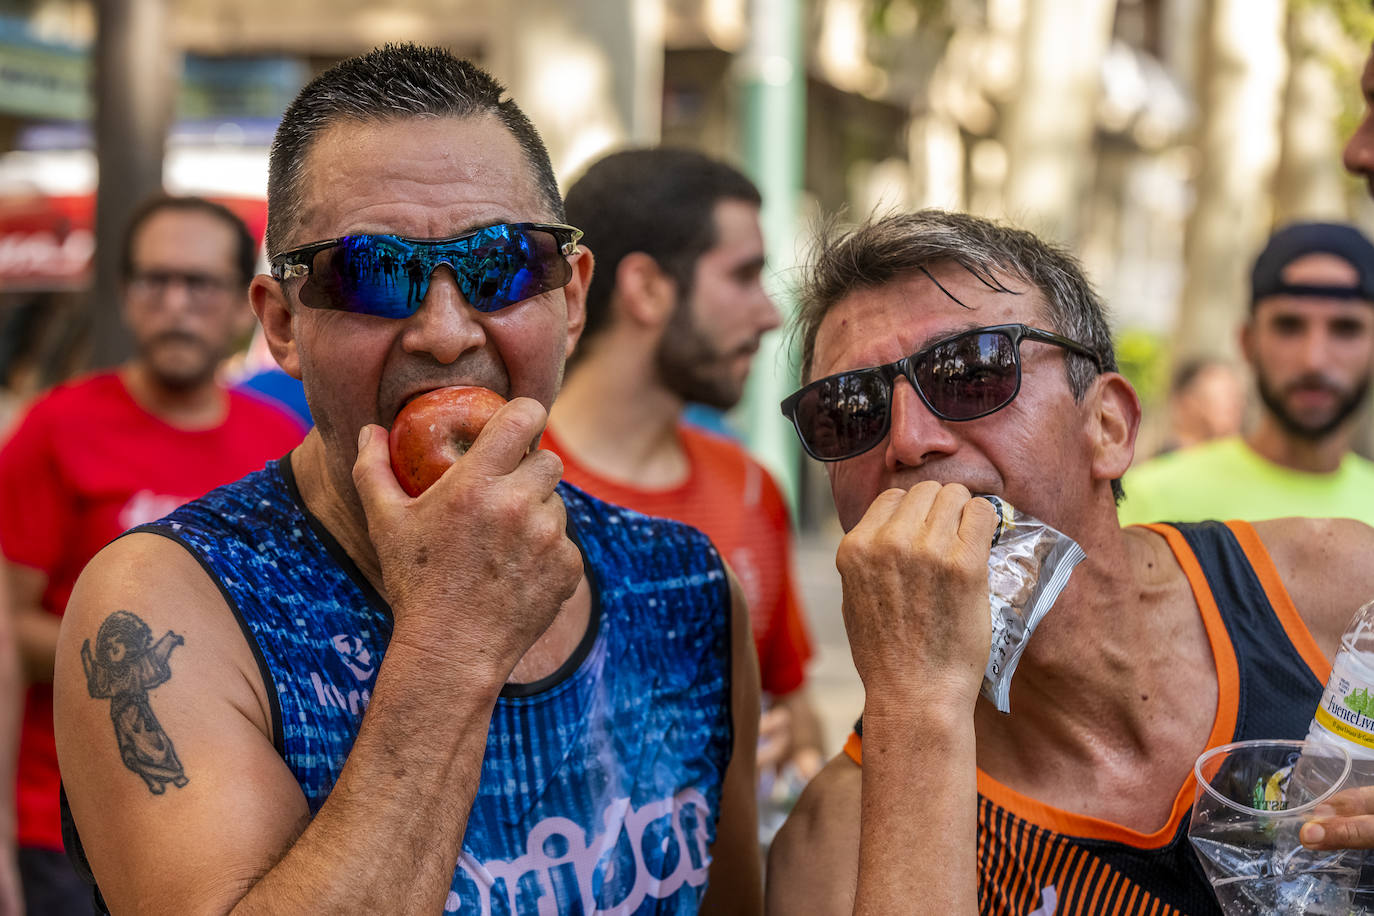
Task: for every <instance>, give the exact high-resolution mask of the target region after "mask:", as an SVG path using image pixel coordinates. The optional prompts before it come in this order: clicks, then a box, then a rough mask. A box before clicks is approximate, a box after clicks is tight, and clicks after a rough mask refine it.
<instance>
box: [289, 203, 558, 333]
mask: <svg viewBox="0 0 1374 916" xmlns="http://www.w3.org/2000/svg"><path fill="white" fill-rule="evenodd" d="M581 237H582V231H581V230H579V229H574V228H573V227H572V226H565V225H562V224H561V223H502V224H499V225H496V226H487V227H485V228H482V229H475V230H473V231H472V232H465V233H463V234H462V235H457V236H454V237H453V238H448V239H412V238H405V237H403V236H398V235H346V236H343V237H342V238H337V239H328V240H326V241H323V242H314V243H312V244H309V245H302V246H301V247H299V248H293V249H291V250H290V251H286V252H283V253H282V254H279V255H277V256H276V257H275V258H273V259H272V276H274V277H276V278H277V279H278V280H288V279H291V278H293V277H304V278H305V283H304V284H302V285H301V288H300V293H299V295H300V300H301V303H302V304H303V305H305V306H307V307H309V308H313V309H334V310H336V311H344V312H353V313H355V314H359V315H375V316H376V317H378V318H409V317H410V316H411V315H414V314H415V313H416V312H417V311H419V309H420V304H421V303H422V302H424V299H425V294H426V293H428V292H429V284H430V280H431V279H432V277H433V274H434V271H435V270H436V269H437V268H438V267H439V266H440V265H441V264H442V265H446V266H447V267H448V268H449V269H450V270H452V271H453V275H454V278H455V279H456V280H457V283H458V289H459V290H460V291H461V292H462V294H463V297H464V298H465V299H467V301H468V303H469V304H470V305H471V306H472V307H473V308H475V309H477V310H478V311H481V312H495V311H498V310H499V309H503V308H505V307H506V306H508V305H514V304H515V303H517V302H521V301H523V300H525V299H529V298H531V297H533V296H538V295H539V294H540V293H547V292H549V291H550V290H555V289H559V288H560V287H563V286H566V285H567V283H568V281H569V280H571V279H572V264H571V263H570V262H569V261H568V258H569V257H571V256H572V255H574V254H576V253H577V250H578V249H577V240H578V239H579V238H581Z"/></svg>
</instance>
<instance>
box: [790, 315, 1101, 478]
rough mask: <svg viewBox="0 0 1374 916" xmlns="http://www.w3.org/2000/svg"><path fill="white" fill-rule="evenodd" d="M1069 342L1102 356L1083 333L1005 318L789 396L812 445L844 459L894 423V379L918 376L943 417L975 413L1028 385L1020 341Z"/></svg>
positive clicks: (915, 380)
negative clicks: (1079, 336)
mask: <svg viewBox="0 0 1374 916" xmlns="http://www.w3.org/2000/svg"><path fill="white" fill-rule="evenodd" d="M1023 340H1034V341H1039V342H1040V343H1047V344H1052V345H1054V346H1056V347H1063V348H1064V349H1065V350H1068V351H1070V352H1072V353H1077V354H1078V355H1079V356H1082V357H1083V358H1085V359H1087V360H1090V361H1091V362H1092V364H1093V365H1094V366H1096V367H1097V371H1098V372H1101V371H1102V361H1101V359H1099V358H1098V356H1097V354H1096V353H1094V352H1093V351H1092V350H1091V349H1089V348H1088V347H1086V346H1084V345H1083V344H1081V343H1079V342H1078V341H1076V340H1070V339H1069V338H1067V337H1061V336H1060V335H1058V334H1052V333H1050V332H1049V331H1042V330H1039V329H1038V328H1031V327H1027V326H1026V325H1024V324H999V325H993V326H991V327H986V328H975V329H973V330H971V331H965V332H963V333H962V334H956V335H954V336H953V337H946V338H945V339H944V340H938V341H936V342H935V343H933V344H931V345H930V346H928V347H926V348H925V349H923V350H917V351H916V352H915V353H913V354H911V355H910V356H907V357H903V358H902V359H899V360H897V361H896V362H894V363H888V364H887V365H886V366H874V367H872V368H870V369H855V370H853V371H851V372H840V373H837V374H836V375H828V376H826V377H825V378H823V379H817V380H816V381H814V382H812V383H811V384H809V385H807V386H805V387H804V388H802V389H801V390H800V391H797V392H794V393H793V394H791V395H789V396H788V397H787V399H786V400H784V401H783V402H782V414H783V416H785V417H787V418H788V419H789V420H791V421H792V425H793V426H794V427H795V428H796V430H797V436H798V437H800V438H801V442H802V447H803V448H805V449H806V453H807V454H808V455H810V456H811V457H812V458H815V459H817V460H818V461H843V460H844V459H846V458H853V457H854V456H855V455H861V454H863V453H864V452H866V451H868V450H869V449H871V448H873V447H874V446H875V445H877V444H878V443H880V442H882V441H883V438H884V437H885V436H886V435H887V431H888V427H889V426H890V425H891V423H892V386H893V384H894V383H895V382H896V381H897V379H898V378H899V377H901V376H905V377H906V379H907V381H909V382H911V387H913V388H915V389H916V393H917V394H918V395H920V397H921V400H922V401H923V402H924V403H925V405H926V407H928V408H930V412H931V413H933V414H935V416H937V417H939V418H940V419H942V420H976V419H978V418H979V417H986V416H987V415H988V414H990V413H994V412H996V411H998V410H1001V409H1002V408H1003V407H1006V406H1007V405H1008V404H1010V403H1011V402H1012V401H1013V400H1014V399H1015V398H1016V395H1017V393H1018V392H1019V391H1020V390H1021V341H1023Z"/></svg>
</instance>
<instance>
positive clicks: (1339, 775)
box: [1188, 740, 1365, 916]
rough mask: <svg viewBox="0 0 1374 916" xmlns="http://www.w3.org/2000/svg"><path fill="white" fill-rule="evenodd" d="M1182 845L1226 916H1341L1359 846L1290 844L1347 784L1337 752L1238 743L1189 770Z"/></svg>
mask: <svg viewBox="0 0 1374 916" xmlns="http://www.w3.org/2000/svg"><path fill="white" fill-rule="evenodd" d="M1193 771H1194V775H1195V776H1196V777H1197V794H1196V796H1195V799H1194V802H1193V814H1192V820H1191V822H1190V823H1189V826H1188V839H1189V840H1190V841H1191V842H1192V844H1193V851H1194V852H1196V853H1197V856H1198V858H1199V859H1200V860H1201V862H1202V868H1203V871H1204V872H1205V873H1206V874H1207V878H1208V880H1209V881H1210V882H1211V884H1212V891H1213V893H1215V894H1216V896H1217V901H1218V902H1219V903H1220V904H1221V908H1222V911H1223V912H1224V913H1226V914H1227V916H1250V914H1255V916H1261V914H1263V916H1271V914H1285V916H1287V914H1312V916H1328V914H1329V916H1349V914H1351V913H1352V912H1361V911H1362V910H1361V909H1359V908H1357V907H1355V906H1354V903H1353V901H1354V894H1355V889H1356V887H1357V886H1358V885H1359V881H1360V870H1361V867H1362V866H1363V864H1364V860H1365V853H1364V852H1363V851H1362V850H1334V851H1331V850H1328V851H1316V850H1310V849H1306V848H1305V847H1303V845H1302V844H1301V843H1299V842H1298V831H1299V830H1300V829H1301V828H1302V825H1303V824H1304V823H1306V822H1307V820H1308V819H1310V818H1311V816H1312V811H1313V809H1314V808H1316V807H1317V806H1318V805H1320V804H1321V803H1322V802H1324V801H1326V800H1327V799H1329V798H1331V796H1333V795H1335V794H1336V793H1337V792H1340V791H1341V790H1343V789H1345V788H1348V787H1351V786H1352V785H1353V783H1352V782H1351V766H1350V755H1349V753H1347V752H1346V750H1345V748H1343V747H1339V746H1333V745H1326V744H1315V743H1311V742H1307V741H1267V740H1260V741H1239V742H1236V743H1233V744H1224V745H1222V746H1220V747H1216V748H1212V749H1211V750H1209V751H1207V752H1206V753H1205V754H1203V755H1202V756H1201V757H1199V758H1198V759H1197V764H1196V765H1195V766H1194V768H1193Z"/></svg>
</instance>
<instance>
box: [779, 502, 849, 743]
mask: <svg viewBox="0 0 1374 916" xmlns="http://www.w3.org/2000/svg"><path fill="white" fill-rule="evenodd" d="M839 536H840V533H839V527H838V524H835V523H831V524H830V525H828V526H826V527H825V528H824V529H823V530H822V531H821V532H819V533H806V534H802V535H800V536H799V537H798V539H797V556H796V575H797V582H798V587H799V588H800V589H801V592H802V603H803V604H804V605H805V607H806V616H807V622H808V623H809V624H810V625H811V637H812V639H813V641H814V642H815V650H816V654H815V657H814V658H812V660H811V666H810V669H809V676H810V690H811V698H812V702H813V703H815V706H816V711H817V712H818V713H819V714H820V717H821V724H822V727H823V728H824V735H825V750H826V753H827V754H834V753H836V752H838V751H839V750H840V748H841V747H843V746H844V741H845V738H846V737H848V735H849V732H850V729H852V728H853V727H854V719H855V718H856V717H857V716H858V715H859V713H860V712H862V711H863V702H864V692H863V684H861V683H860V682H859V676H858V674H856V673H855V671H854V662H853V661H852V660H851V658H850V655H849V642H848V640H846V639H845V633H844V619H843V618H842V617H841V616H840V574H839V573H837V572H836V571H835V547H836V545H837V544H838V543H839Z"/></svg>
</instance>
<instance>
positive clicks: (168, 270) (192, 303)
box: [0, 196, 304, 914]
mask: <svg viewBox="0 0 1374 916" xmlns="http://www.w3.org/2000/svg"><path fill="white" fill-rule="evenodd" d="M122 245H123V255H122V258H121V273H122V284H121V290H120V293H121V316H122V318H123V320H124V323H125V325H126V326H127V328H128V329H129V331H130V333H131V336H132V338H133V343H134V348H135V352H134V354H133V356H132V358H131V359H130V360H129V361H128V362H126V363H125V364H124V365H122V366H120V367H118V368H117V369H114V370H110V371H105V372H97V373H92V374H89V375H86V376H84V377H82V378H79V379H75V380H73V381H71V382H69V383H67V384H63V385H60V386H58V387H57V388H56V389H54V390H53V391H50V392H48V393H47V394H45V395H43V396H42V397H40V398H38V399H37V400H36V401H35V402H34V403H33V404H31V405H30V406H29V408H28V410H27V411H26V412H25V414H24V415H23V417H22V418H21V419H20V421H19V423H18V426H17V427H16V428H15V430H14V431H13V433H12V434H11V435H10V437H9V439H8V441H7V442H6V444H5V447H4V449H3V450H0V547H3V552H4V555H5V558H6V562H7V565H8V572H9V575H8V577H7V578H8V580H9V590H10V596H9V597H10V604H11V606H12V607H13V609H14V613H15V621H16V631H17V634H18V640H19V646H20V652H21V656H22V660H23V666H24V671H25V674H26V676H27V679H28V682H29V684H28V690H27V692H26V696H25V711H24V722H23V731H22V736H21V739H20V756H19V767H18V792H17V796H16V798H17V809H18V810H17V813H18V818H17V820H18V835H19V844H20V868H21V873H22V875H23V880H24V891H25V898H26V900H27V903H28V906H29V909H30V912H35V913H54V914H64V913H74V912H76V913H80V912H84V913H90V912H91V902H90V901H91V896H90V892H89V890H88V889H87V888H86V886H85V884H84V883H83V882H82V881H81V880H80V879H79V878H78V877H77V875H76V873H75V872H73V871H72V868H71V866H70V865H69V864H68V862H67V857H66V855H65V854H64V853H63V843H62V831H61V821H60V818H59V815H58V782H59V776H58V767H57V758H56V755H55V752H54V748H53V705H52V704H53V694H52V689H53V688H52V684H53V662H54V652H55V651H56V649H57V639H58V626H59V624H60V621H61V618H62V614H63V613H64V611H65V609H66V608H67V606H68V601H69V597H70V596H71V594H72V588H73V585H74V584H75V582H76V577H77V575H78V574H79V573H80V572H81V568H82V567H83V566H84V565H85V563H86V562H87V561H88V560H90V558H91V557H92V556H94V555H95V553H96V551H98V550H100V548H101V547H103V546H104V545H105V544H106V543H108V542H109V541H110V539H111V538H114V537H117V536H118V535H119V534H120V533H121V532H123V531H124V530H125V529H127V528H130V527H133V526H134V525H140V524H143V523H144V522H149V521H152V520H154V519H156V518H159V517H161V516H162V515H164V514H166V513H167V512H169V511H171V510H172V509H174V508H176V507H177V506H178V505H180V504H182V503H184V502H186V501H188V500H191V499H194V498H196V497H197V496H200V495H202V494H204V493H205V492H206V491H207V490H209V489H211V488H212V487H216V486H219V485H220V484H223V483H228V482H229V481H231V480H234V479H235V478H237V477H239V476H241V475H243V474H246V473H249V472H250V471H255V470H257V469H259V468H261V467H262V465H263V462H265V461H267V460H268V459H271V458H278V457H280V456H281V455H283V454H285V453H286V452H287V451H288V450H289V449H290V448H292V447H293V446H295V445H296V444H297V443H298V442H300V440H301V436H302V435H304V428H303V427H302V426H300V425H299V424H297V423H296V422H295V421H294V420H293V419H292V418H290V417H288V416H287V415H286V413H285V412H284V411H282V410H279V409H277V408H276V407H275V406H269V405H268V404H266V403H264V402H262V401H260V400H259V399H257V398H253V397H249V396H246V395H244V394H242V393H239V392H237V391H232V390H229V389H227V388H226V387H225V386H224V385H223V384H221V382H220V381H219V379H218V378H217V377H216V373H217V372H218V370H219V368H220V366H221V364H222V362H223V361H224V359H225V358H226V357H227V356H229V355H230V353H231V352H232V351H233V349H234V346H235V345H236V344H237V342H238V341H240V340H242V339H243V337H244V335H245V333H246V332H247V330H248V329H249V328H250V327H251V326H252V322H253V316H252V313H251V312H250V311H249V309H248V302H247V297H246V293H247V289H248V281H249V278H250V277H251V276H252V274H253V266H254V263H255V261H256V257H257V245H256V242H255V241H254V239H253V236H252V235H251V234H250V233H249V231H248V229H247V227H245V226H244V224H243V221H242V220H240V219H239V218H238V217H237V216H235V215H234V214H233V213H232V212H230V211H229V210H227V209H226V208H224V207H223V206H221V205H219V204H217V203H214V202H212V201H209V200H205V199H203V198H199V197H164V196H157V197H154V198H152V199H150V200H148V201H146V202H144V203H143V205H142V206H140V207H139V208H137V209H136V210H135V211H134V212H133V213H132V214H131V215H130V218H129V221H128V226H127V228H126V230H125V233H124V238H123V240H122ZM7 788H8V787H7Z"/></svg>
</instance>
